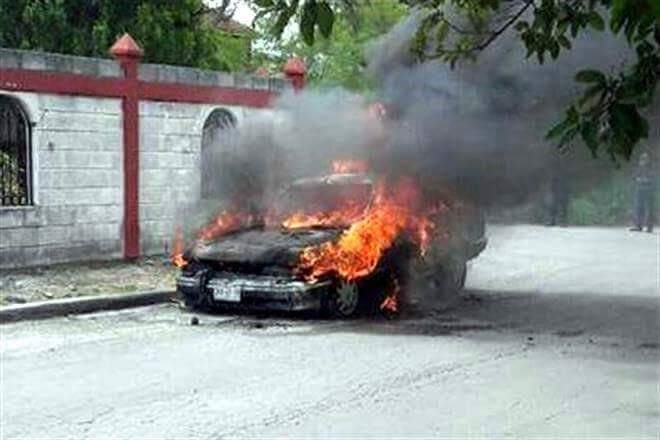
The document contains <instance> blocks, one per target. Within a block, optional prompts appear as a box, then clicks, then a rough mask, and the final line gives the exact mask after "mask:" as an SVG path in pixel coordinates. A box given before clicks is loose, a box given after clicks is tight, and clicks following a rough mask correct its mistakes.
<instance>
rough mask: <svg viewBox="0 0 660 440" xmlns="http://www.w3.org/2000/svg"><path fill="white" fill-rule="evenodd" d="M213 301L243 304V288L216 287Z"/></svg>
mask: <svg viewBox="0 0 660 440" xmlns="http://www.w3.org/2000/svg"><path fill="white" fill-rule="evenodd" d="M213 299H215V300H217V301H228V302H241V288H240V287H238V286H218V287H214V288H213Z"/></svg>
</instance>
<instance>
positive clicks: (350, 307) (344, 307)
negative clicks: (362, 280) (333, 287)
mask: <svg viewBox="0 0 660 440" xmlns="http://www.w3.org/2000/svg"><path fill="white" fill-rule="evenodd" d="M358 297H359V293H358V288H357V285H356V284H355V283H354V282H352V281H344V280H342V281H341V282H340V283H339V286H337V298H336V304H337V311H338V312H339V313H340V314H342V315H343V316H349V315H351V314H352V313H353V312H355V309H356V308H357V305H358Z"/></svg>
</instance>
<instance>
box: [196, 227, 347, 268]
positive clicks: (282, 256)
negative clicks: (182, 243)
mask: <svg viewBox="0 0 660 440" xmlns="http://www.w3.org/2000/svg"><path fill="white" fill-rule="evenodd" d="M340 233H341V229H296V230H284V229H249V230H244V231H238V232H234V233H232V234H229V235H225V236H223V237H221V238H219V239H218V240H217V241H215V242H212V243H206V244H204V245H199V246H198V247H197V248H196V249H195V250H194V251H193V256H194V257H195V258H196V259H198V260H201V261H204V260H206V261H217V262H222V263H230V264H250V265H274V266H285V267H293V266H295V264H296V263H297V262H298V258H299V255H300V252H301V251H302V250H303V249H304V248H306V247H307V246H313V245H318V244H321V243H324V242H328V241H333V240H335V239H336V238H337V237H338V236H339V234H340Z"/></svg>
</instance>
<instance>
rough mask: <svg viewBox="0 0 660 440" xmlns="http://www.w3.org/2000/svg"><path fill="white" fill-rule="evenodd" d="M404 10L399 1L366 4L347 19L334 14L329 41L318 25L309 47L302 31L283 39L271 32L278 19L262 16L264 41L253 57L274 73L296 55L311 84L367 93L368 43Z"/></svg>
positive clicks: (259, 27)
mask: <svg viewBox="0 0 660 440" xmlns="http://www.w3.org/2000/svg"><path fill="white" fill-rule="evenodd" d="M407 11H408V8H407V7H406V6H405V5H403V4H401V3H399V2H398V0H380V1H379V2H378V4H375V3H365V4H363V5H361V6H358V7H356V9H355V10H353V11H352V14H354V15H353V16H352V17H351V18H350V19H349V18H348V17H347V15H346V14H337V15H336V17H335V18H333V19H332V20H331V21H329V22H328V23H326V25H327V24H330V26H331V29H332V38H329V37H326V36H324V32H327V31H328V29H326V30H325V31H322V30H321V29H320V27H321V25H317V28H316V30H315V32H314V34H315V35H314V44H312V45H310V44H308V41H309V35H307V36H305V35H303V34H302V33H301V32H287V33H286V35H284V36H282V37H278V36H277V35H274V34H273V33H272V32H273V29H274V27H275V26H276V25H277V20H278V19H279V16H278V15H277V14H264V15H262V16H261V17H259V18H258V19H257V22H256V25H257V27H258V29H259V30H260V31H261V34H262V35H264V36H265V41H262V43H263V44H262V45H261V46H262V47H261V49H262V50H261V52H260V54H255V55H256V56H257V57H259V55H261V56H262V57H263V59H262V60H261V62H262V63H264V64H270V65H271V66H272V67H273V69H276V70H279V69H280V68H281V66H282V64H283V63H284V62H285V61H286V60H287V59H288V58H290V57H291V56H294V55H295V56H299V57H302V58H303V60H304V61H305V65H306V66H307V72H308V73H307V79H308V82H309V83H310V84H313V85H320V86H329V85H339V86H342V87H345V88H347V89H350V90H360V91H366V90H368V89H370V88H371V87H372V86H373V84H372V83H371V81H370V79H369V78H368V76H367V75H365V74H364V68H365V65H366V61H365V48H366V45H367V43H368V42H369V41H371V40H373V39H374V38H375V37H377V36H379V35H382V34H384V33H385V32H387V31H388V30H390V29H391V28H392V26H394V25H395V24H396V23H397V22H398V21H399V20H400V19H401V18H402V17H403V16H405V14H406V12H407ZM300 13H302V11H300ZM296 18H297V17H294V18H293V19H296ZM301 18H302V17H301ZM354 20H358V21H359V23H360V25H359V26H358V27H355V21H354ZM323 26H325V25H323Z"/></svg>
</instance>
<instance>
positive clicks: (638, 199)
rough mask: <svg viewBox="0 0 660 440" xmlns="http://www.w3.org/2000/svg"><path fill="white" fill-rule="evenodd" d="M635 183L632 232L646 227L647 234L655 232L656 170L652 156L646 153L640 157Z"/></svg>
mask: <svg viewBox="0 0 660 440" xmlns="http://www.w3.org/2000/svg"><path fill="white" fill-rule="evenodd" d="M634 182H635V207H634V209H635V212H634V222H635V225H634V226H633V227H632V228H630V230H631V231H641V230H642V227H643V226H644V225H646V232H653V226H654V223H655V190H656V170H655V168H654V166H653V164H652V162H651V156H650V155H649V154H648V153H647V152H644V153H642V154H641V155H640V156H639V163H638V165H637V169H636V170H635V174H634Z"/></svg>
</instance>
